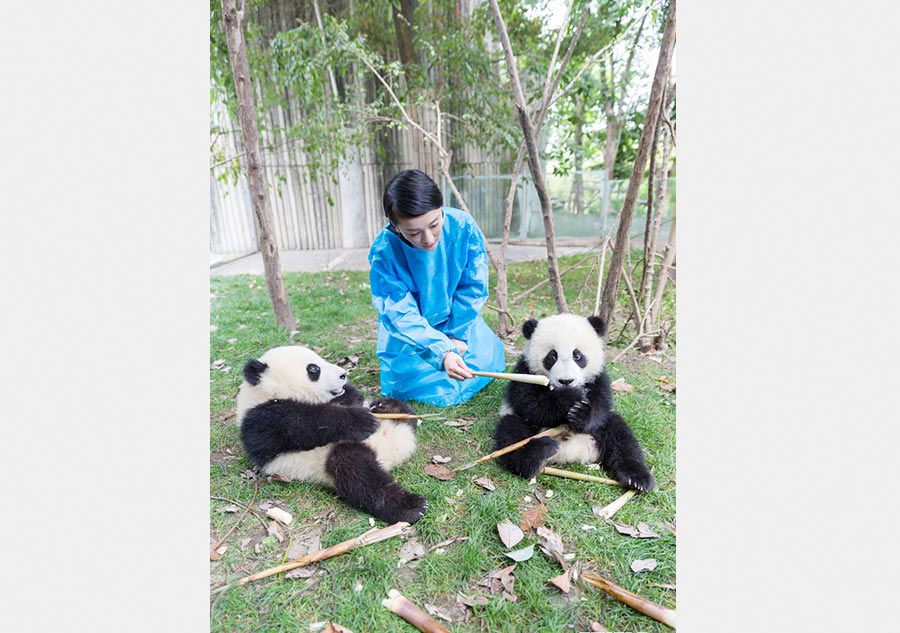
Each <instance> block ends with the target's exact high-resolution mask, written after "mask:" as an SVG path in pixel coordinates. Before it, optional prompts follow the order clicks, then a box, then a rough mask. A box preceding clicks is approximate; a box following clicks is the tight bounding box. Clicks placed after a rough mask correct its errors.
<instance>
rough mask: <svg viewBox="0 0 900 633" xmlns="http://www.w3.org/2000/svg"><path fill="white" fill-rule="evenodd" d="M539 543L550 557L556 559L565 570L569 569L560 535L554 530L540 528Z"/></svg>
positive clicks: (538, 530) (538, 532)
mask: <svg viewBox="0 0 900 633" xmlns="http://www.w3.org/2000/svg"><path fill="white" fill-rule="evenodd" d="M536 532H537V535H538V541H539V542H540V544H541V549H542V550H543V551H544V553H546V554H547V555H548V556H550V557H552V558H555V559H556V561H557V562H558V563H559V564H560V565H562V568H563V569H568V568H569V565H568V563H566V559H565V554H564V553H563V542H562V537H560V535H559V534H557V533H556V532H554V531H553V530H551V529H549V528H546V527H539V528H538V529H537V530H536Z"/></svg>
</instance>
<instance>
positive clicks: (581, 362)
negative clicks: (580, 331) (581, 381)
mask: <svg viewBox="0 0 900 633" xmlns="http://www.w3.org/2000/svg"><path fill="white" fill-rule="evenodd" d="M572 360H574V361H575V364H576V365H578V366H579V367H581V368H582V369H584V366H585V365H587V358H585V357H584V354H582V353H581V351H579V350H577V349H576V350H575V351H574V352H572Z"/></svg>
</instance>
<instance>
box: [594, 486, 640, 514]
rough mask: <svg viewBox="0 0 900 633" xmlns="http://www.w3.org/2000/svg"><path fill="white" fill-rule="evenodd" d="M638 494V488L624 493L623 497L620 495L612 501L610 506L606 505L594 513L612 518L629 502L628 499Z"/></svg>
mask: <svg viewBox="0 0 900 633" xmlns="http://www.w3.org/2000/svg"><path fill="white" fill-rule="evenodd" d="M636 494H637V490H629V491H628V492H626V493H625V494H623V495H622V496H621V497H619V498H618V499H616V500H615V501H613V502H612V503H610V504H609V505H608V506H604V507H602V508H600V510H598V511H597V512H595V513H594V514H596V515H597V516H598V517H600V518H601V519H610V518H612V515H614V514H615V513H616V512H618V511H619V509H620V508H621V507H622V506H623V505H625V504H626V503H627V502H628V500H629V499H631V498H632V497H633V496H634V495H636Z"/></svg>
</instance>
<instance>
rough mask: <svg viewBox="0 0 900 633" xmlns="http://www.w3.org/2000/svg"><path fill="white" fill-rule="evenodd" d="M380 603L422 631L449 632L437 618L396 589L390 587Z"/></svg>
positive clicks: (424, 632) (431, 632)
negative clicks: (386, 595)
mask: <svg viewBox="0 0 900 633" xmlns="http://www.w3.org/2000/svg"><path fill="white" fill-rule="evenodd" d="M381 605H382V606H383V607H387V608H388V610H390V611H391V612H392V613H396V614H397V615H399V616H400V617H401V618H403V619H404V620H406V621H407V622H409V623H410V624H412V625H413V626H414V627H416V628H417V629H419V630H420V631H422V632H423V633H450V631H449V630H447V629H446V628H444V626H443V625H441V624H440V623H439V622H438V621H437V620H435V619H434V618H432V617H431V616H430V615H428V614H427V613H425V612H424V611H422V609H420V608H419V607H417V606H416V605H414V604H413V603H412V602H410V601H409V600H407V599H406V597H405V596H404V595H403V594H402V593H400V592H399V591H397V590H396V589H391V590H390V591H389V592H388V597H387V598H385V599H384V600H382V601H381Z"/></svg>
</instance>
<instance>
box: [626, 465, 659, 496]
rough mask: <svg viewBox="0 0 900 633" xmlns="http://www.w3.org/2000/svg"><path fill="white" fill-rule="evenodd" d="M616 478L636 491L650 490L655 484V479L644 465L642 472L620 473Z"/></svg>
mask: <svg viewBox="0 0 900 633" xmlns="http://www.w3.org/2000/svg"><path fill="white" fill-rule="evenodd" d="M617 479H618V480H619V481H620V482H621V483H623V484H625V486H627V487H628V488H631V489H632V490H637V491H638V492H650V491H651V490H653V488H654V487H655V486H656V480H655V479H654V478H653V475H652V474H650V471H649V470H648V469H647V468H646V467H645V468H644V469H643V471H642V472H632V473H630V474H627V475H620V476H619V477H618V478H617Z"/></svg>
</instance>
